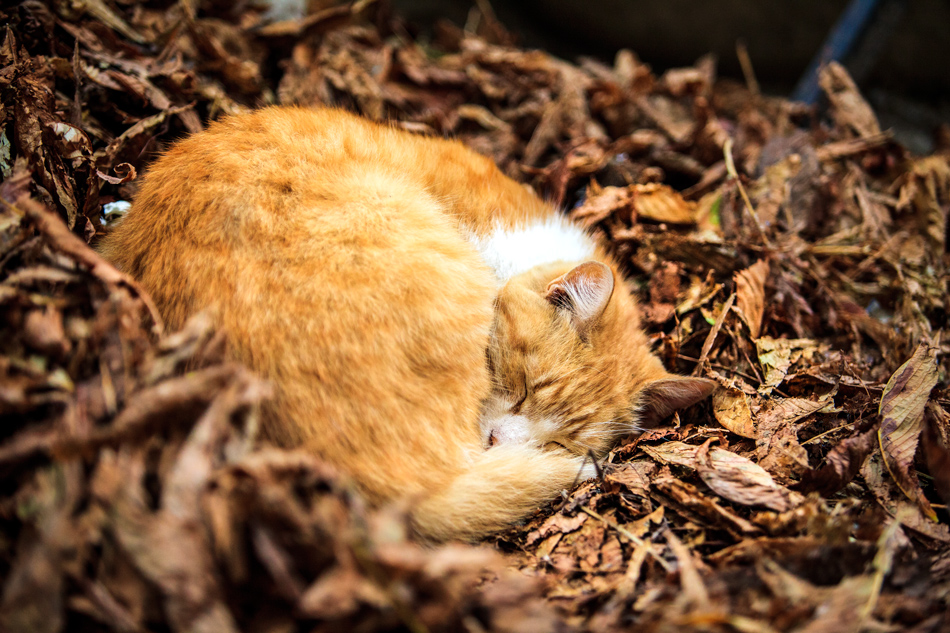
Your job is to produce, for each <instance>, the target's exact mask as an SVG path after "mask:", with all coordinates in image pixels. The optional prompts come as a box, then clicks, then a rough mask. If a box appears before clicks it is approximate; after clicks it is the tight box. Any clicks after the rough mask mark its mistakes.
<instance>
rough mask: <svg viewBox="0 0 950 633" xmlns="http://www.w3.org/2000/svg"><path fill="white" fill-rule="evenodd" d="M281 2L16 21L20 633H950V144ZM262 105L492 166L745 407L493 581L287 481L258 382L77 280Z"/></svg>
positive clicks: (2, 309)
mask: <svg viewBox="0 0 950 633" xmlns="http://www.w3.org/2000/svg"><path fill="white" fill-rule="evenodd" d="M278 4H279V3H276V2H271V3H268V4H265V3H259V4H255V2H254V0H247V1H245V2H239V3H216V2H205V3H197V2H191V1H186V2H178V3H169V2H164V1H161V0H152V1H148V2H134V1H132V0H110V1H106V0H84V1H83V2H67V1H66V0H46V1H41V0H27V1H25V2H23V3H21V4H18V5H15V6H7V7H6V8H4V9H2V10H0V24H3V25H5V27H4V32H3V33H2V44H0V102H2V111H0V175H2V179H3V182H2V184H0V327H2V334H0V420H2V426H0V477H2V479H0V481H2V484H0V487H2V492H0V579H2V587H0V591H2V595H0V629H2V630H8V631H49V632H54V631H64V630H68V631H93V630H96V631H98V630H115V631H123V632H125V631H163V630H174V631H185V630H187V631H237V630H255V631H257V630H259V631H289V630H359V631H382V630H409V631H414V632H415V631H433V630H444V631H457V630H464V631H547V630H590V631H612V630H628V629H630V628H631V627H635V628H636V630H638V631H683V630H703V631H707V630H708V631H740V632H743V633H759V632H761V633H770V632H773V631H807V632H809V633H813V632H819V631H829V632H833V633H845V632H847V631H855V632H856V631H897V630H901V631H916V632H919V633H925V632H930V631H945V630H950V528H948V525H950V513H948V509H947V503H948V502H950V413H948V412H950V392H948V390H947V382H948V370H950V360H948V359H950V355H948V351H950V345H948V343H947V341H945V333H946V329H947V323H948V317H950V305H948V301H950V274H948V265H950V255H948V225H947V217H948V211H950V154H948V153H947V152H946V150H947V149H948V148H946V147H944V148H943V151H941V152H938V153H937V154H934V155H932V156H928V157H915V156H910V155H908V154H907V153H906V152H905V151H904V150H903V149H902V148H901V147H900V146H899V145H898V144H897V143H896V142H894V141H893V139H892V138H891V136H890V135H889V134H888V133H887V131H882V130H881V129H880V128H879V125H878V122H877V119H876V117H875V115H874V113H873V112H872V111H871V109H870V108H869V107H868V106H867V104H866V102H865V101H864V100H863V98H862V97H861V95H860V93H859V92H858V90H857V89H856V87H855V86H854V84H853V82H852V81H851V80H850V78H849V77H848V75H847V73H846V72H845V71H844V69H842V68H841V67H838V66H835V65H832V66H830V67H828V68H826V69H825V70H824V73H823V75H822V82H821V83H822V86H823V88H824V90H825V94H826V97H827V108H825V109H823V110H821V111H818V110H814V109H807V108H804V107H803V106H801V105H799V104H794V103H790V102H787V101H784V100H781V99H775V98H770V97H765V96H762V95H759V94H757V93H756V92H755V91H754V90H752V91H750V90H749V89H747V88H746V87H744V86H742V85H739V84H736V83H731V82H727V81H722V80H717V78H716V76H715V65H714V62H713V61H712V60H709V59H703V60H700V61H699V62H698V63H697V64H696V66H695V67H692V68H684V69H677V70H671V71H668V72H666V73H663V74H662V75H661V76H659V77H657V76H656V75H655V74H654V73H653V72H652V71H651V69H650V68H649V67H647V66H646V65H644V64H642V63H641V62H639V61H638V60H637V58H636V56H635V55H634V54H632V53H630V52H626V51H623V52H621V53H619V54H618V55H617V58H616V60H615V62H614V63H613V65H606V64H604V63H601V62H599V61H594V60H582V61H580V62H579V63H577V64H570V63H567V62H564V61H561V60H558V59H555V58H552V57H550V56H548V55H547V54H545V53H543V52H538V51H525V50H521V49H518V48H514V47H512V46H511V42H512V39H511V37H510V35H509V34H508V33H506V32H505V31H504V29H503V28H501V26H500V25H498V24H497V22H495V21H494V19H493V17H492V16H491V14H490V11H488V9H487V3H481V5H480V6H482V7H484V12H483V13H477V12H473V14H472V19H471V20H470V22H469V25H468V28H467V30H462V29H459V28H457V27H455V26H452V25H448V24H444V25H440V26H439V27H438V28H437V29H436V30H435V32H434V34H433V35H432V37H431V38H429V39H427V40H426V41H416V40H415V39H414V37H413V35H412V31H411V29H410V27H409V26H407V25H405V24H403V23H402V22H401V21H400V20H399V19H398V18H395V17H393V16H391V15H390V14H389V12H388V11H387V9H386V7H385V6H382V5H381V3H378V2H373V1H372V0H361V1H360V2H356V3H354V4H341V5H337V4H333V3H328V2H323V3H321V2H310V3H309V11H308V12H306V13H305V14H304V15H302V16H298V17H296V18H294V17H290V18H288V19H284V20H281V19H279V18H280V17H281V16H279V15H278V16H277V18H275V15H277V14H276V13H275V10H274V8H275V7H277V6H278ZM284 17H286V16H284ZM753 86H754V84H753ZM266 103H297V104H306V105H316V104H333V105H338V106H342V107H346V108H350V109H353V110H356V111H358V112H360V113H362V114H364V115H365V116H368V117H370V118H374V119H393V120H396V121H398V122H399V124H400V125H402V126H404V127H406V128H407V129H410V130H415V131H419V132H427V133H434V134H445V135H452V136H455V137H458V138H460V139H462V140H463V141H464V142H466V143H467V144H469V145H470V146H472V147H473V148H475V149H477V150H478V151H480V152H482V153H485V154H487V155H489V156H491V157H492V158H493V159H494V160H495V161H497V162H498V163H499V165H501V166H502V168H503V169H504V170H505V171H506V172H507V173H509V174H510V175H512V176H513V177H515V178H518V179H520V180H523V181H525V182H528V183H530V184H531V185H533V186H534V187H535V189H536V190H537V191H538V192H539V193H541V194H542V195H544V196H546V197H548V198H550V199H552V200H553V201H555V202H556V203H557V204H559V205H561V206H562V207H564V208H565V209H567V210H568V212H569V214H570V215H571V216H572V217H574V218H575V219H576V220H577V221H579V222H581V223H583V224H585V225H586V226H588V227H590V229H591V230H592V231H593V232H595V233H596V234H597V235H599V236H600V237H601V238H602V239H603V240H604V241H605V242H606V243H609V244H610V245H611V246H612V248H613V249H614V250H615V252H617V253H618V255H619V256H620V258H621V259H622V261H624V262H625V263H626V264H627V266H628V270H629V274H630V276H631V278H633V279H634V280H636V281H637V282H639V283H640V288H641V300H642V303H643V309H644V314H645V319H646V322H647V324H648V327H649V330H650V332H651V333H652V334H653V335H654V338H655V343H656V346H657V349H658V350H659V353H660V354H661V356H662V357H663V358H664V360H665V361H666V363H667V365H668V366H669V367H670V368H671V369H674V370H676V371H679V372H682V373H689V372H694V373H696V374H697V375H704V376H709V377H712V378H714V379H716V380H717V381H718V382H719V383H720V384H721V385H722V388H721V389H720V390H719V391H718V392H717V393H716V394H715V395H714V397H713V398H712V400H711V402H710V403H707V404H703V405H701V406H697V407H694V408H693V409H692V410H690V411H687V412H684V413H683V414H682V415H681V417H679V418H677V419H676V420H674V424H673V425H672V426H670V427H666V428H662V429H657V430H653V431H651V432H648V433H646V434H645V435H642V436H640V437H639V438H636V439H633V440H631V441H630V442H629V443H626V444H625V445H623V446H621V447H619V448H617V449H616V450H615V451H614V452H613V453H612V454H611V456H610V458H609V460H608V462H609V463H608V464H607V465H606V466H605V468H604V471H603V473H602V477H601V478H600V479H598V480H592V481H590V482H587V483H585V484H583V485H582V486H581V487H580V488H578V489H577V490H576V491H574V492H573V493H572V494H570V495H566V496H565V497H564V498H563V499H562V500H560V501H558V502H556V503H555V504H554V505H553V506H552V507H549V508H547V509H543V510H541V511H539V513H538V514H537V515H536V516H535V517H534V518H532V519H531V520H529V521H528V522H527V523H526V524H525V525H523V526H518V527H516V528H513V529H512V530H510V531H509V532H508V533H506V534H504V535H502V536H500V537H499V538H498V539H496V542H495V550H496V551H492V549H491V548H489V547H487V546H482V547H474V546H463V545H449V546H443V547H439V548H423V547H420V546H418V545H416V544H414V543H412V542H410V541H407V540H406V536H405V528H404V523H403V520H402V517H401V515H400V513H399V512H398V510H397V509H392V510H385V511H373V510H368V509H367V508H365V507H364V506H363V505H362V503H361V501H360V499H359V497H358V496H357V495H354V494H353V493H352V492H351V491H350V490H349V489H348V487H347V485H346V483H345V481H343V480H341V479H340V478H338V477H337V476H336V475H335V473H333V472H331V471H330V470H329V469H328V468H327V467H326V466H325V465H323V464H321V463H320V462H319V461H318V460H316V459H315V458H313V457H312V456H308V455H304V454H300V453H295V452H287V451H277V450H273V449H265V448H261V447H258V446H257V445H256V444H255V438H256V429H257V411H258V406H259V403H260V401H261V399H263V398H266V397H267V387H266V385H264V384H262V383H261V382H259V381H258V380H257V379H255V378H254V377H253V376H251V375H249V374H248V373H247V372H246V371H244V370H243V369H242V368H241V367H238V366H234V365H232V364H229V363H227V362H226V361H225V360H223V356H222V342H221V340H220V338H219V337H218V336H216V335H215V333H214V332H212V331H210V330H209V327H208V325H207V323H205V322H204V321H202V320H201V319H200V318H196V319H195V320H193V321H192V322H191V323H190V324H189V326H188V327H187V328H186V329H185V330H184V331H182V332H177V333H172V332H163V330H162V326H161V323H160V321H159V320H158V319H157V317H156V316H155V310H154V308H153V306H152V305H151V304H150V300H149V298H148V297H147V296H146V295H144V294H143V293H142V292H140V291H139V289H138V287H137V285H136V283H135V281H134V280H133V279H129V278H127V277H126V276H124V275H123V274H121V273H119V272H118V271H116V270H115V269H113V268H112V267H111V266H109V265H108V264H107V263H106V262H104V261H102V260H101V259H100V258H99V257H98V256H97V255H95V253H94V252H93V251H91V250H90V249H89V248H88V247H87V246H86V242H88V241H91V240H93V239H94V238H95V236H96V234H97V233H101V231H102V230H103V228H104V226H105V224H106V219H107V218H105V217H104V216H103V211H102V209H103V205H104V204H106V203H109V202H113V201H117V200H127V199H129V198H130V197H131V196H132V195H133V194H134V191H135V188H136V185H137V180H136V176H137V174H139V173H141V172H142V171H143V169H145V168H147V166H148V163H149V161H150V160H152V159H153V158H154V157H155V156H156V153H157V152H158V151H160V150H161V149H162V148H163V147H165V146H167V144H168V143H170V142H171V141H173V140H174V139H175V138H179V137H180V136H182V135H183V134H186V133H189V132H194V131H197V130H200V129H201V128H202V126H203V125H204V122H206V121H207V120H208V119H210V118H214V117H217V116H220V115H222V114H226V113H230V112H237V111H241V110H243V109H247V108H250V107H254V106H258V105H261V104H266ZM947 132H948V130H942V138H947V137H948V136H950V135H948V133H947ZM107 208H111V207H107ZM498 550H500V552H501V553H499V551H498Z"/></svg>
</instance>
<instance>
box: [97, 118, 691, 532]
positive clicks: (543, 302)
mask: <svg viewBox="0 0 950 633" xmlns="http://www.w3.org/2000/svg"><path fill="white" fill-rule="evenodd" d="M554 214H555V211H554V210H553V209H552V208H551V207H549V206H548V205H546V204H545V203H543V202H542V201H541V200H539V199H538V198H537V197H536V196H534V195H533V194H532V193H531V192H530V191H529V190H528V189H527V188H525V187H524V186H522V185H519V184H518V183H516V182H514V181H512V180H510V179H508V178H507V177H505V176H504V175H503V174H501V172H500V171H499V170H498V169H497V168H496V167H495V166H494V164H493V163H492V162H491V161H489V160H488V159H486V158H484V157H482V156H479V155H477V154H474V153H473V152H471V151H470V150H468V149H466V148H465V147H463V146H462V145H461V144H459V143H456V142H452V141H446V140H441V139H433V138H425V137H421V136H415V135H411V134H408V133H405V132H401V131H399V130H396V129H393V128H390V127H385V126H380V125H376V124H373V123H370V122H368V121H365V120H363V119H360V118H359V117H356V116H354V115H351V114H348V113H345V112H342V111H338V110H306V109H291V108H268V109H264V110H260V111H257V112H255V113H252V114H249V115H243V116H238V117H231V118H227V119H224V120H223V121H220V122H217V123H213V124H212V125H211V126H210V127H209V128H208V130H207V131H205V132H203V133H201V134H197V135H195V136H193V137H190V138H188V139H185V140H184V141H182V142H180V143H178V144H177V145H175V146H173V147H172V148H171V149H170V150H169V151H168V152H167V153H166V154H165V155H164V156H163V157H162V158H160V159H159V160H158V161H156V162H155V163H154V165H153V166H152V167H151V169H150V171H149V173H148V175H147V177H146V178H145V180H144V182H143V184H142V187H141V190H140V192H139V195H138V196H137V198H136V199H135V201H134V204H133V208H132V210H131V211H130V212H129V214H128V215H127V217H126V218H125V219H124V220H123V221H122V222H121V223H120V225H119V226H118V227H117V228H116V229H115V230H114V231H113V232H112V233H111V234H110V235H109V236H108V237H107V238H105V239H104V240H103V242H102V244H101V246H100V249H101V251H102V252H103V253H104V254H105V255H106V256H107V257H109V258H110V259H111V260H112V261H113V262H115V263H116V264H117V265H118V266H119V267H120V268H122V269H123V270H125V271H126V272H128V273H130V274H132V275H133V276H135V277H136V278H137V279H138V280H139V281H140V282H141V283H142V284H143V285H144V286H145V287H146V288H147V289H148V291H149V292H150V293H151V294H152V296H153V298H154V299H155V301H156V303H157V304H158V305H159V307H160V309H161V311H162V314H163V316H164V317H165V319H166V320H167V323H168V325H169V326H170V327H172V328H177V327H180V326H181V325H182V324H183V323H184V321H185V319H186V318H187V317H188V316H190V315H191V314H193V313H195V312H197V311H199V310H207V311H209V313H210V314H211V316H212V318H213V319H214V321H215V323H216V324H217V326H218V327H219V328H220V329H221V330H222V331H223V332H224V334H225V336H226V337H227V340H228V343H229V353H230V354H231V356H232V357H233V358H235V359H237V360H239V361H240V362H243V363H245V364H247V365H248V366H250V367H251V368H253V369H254V370H255V371H257V372H258V373H260V374H261V375H263V376H265V377H267V378H268V379H270V380H271V381H272V382H273V383H274V385H275V393H276V395H275V397H274V399H273V400H272V401H271V402H269V403H268V404H267V405H266V407H265V411H264V418H265V419H264V429H265V433H266V436H267V437H268V438H269V439H270V440H272V441H274V442H276V443H279V444H282V445H285V446H303V447H306V448H307V449H309V450H312V451H314V452H315V453H317V454H319V455H320V456H322V457H323V458H324V459H326V460H328V461H329V462H331V463H334V464H336V465H337V466H339V467H340V468H341V469H342V470H344V471H345V472H347V473H349V474H350V475H351V476H352V477H353V478H354V480H355V481H356V482H357V483H358V485H359V486H360V487H361V489H362V490H363V491H364V492H365V494H366V495H367V496H368V498H369V499H370V500H371V501H373V502H376V503H379V502H384V501H388V500H394V499H407V500H408V501H409V502H410V503H411V507H412V517H413V522H414V525H415V527H416V528H417V529H418V531H419V532H420V533H422V534H423V535H425V536H427V537H430V538H434V539H444V538H451V537H462V538H476V537H478V536H481V535H484V534H486V533H488V532H491V531H493V530H497V529H500V528H502V527H504V526H506V525H508V524H510V523H511V522H513V521H516V520H518V519H519V518H521V517H523V516H525V515H526V514H527V513H529V512H530V511H531V510H532V509H534V508H536V507H537V506H538V505H540V504H541V503H543V502H544V501H546V500H548V499H550V498H551V497H553V496H555V495H556V494H557V493H558V491H560V490H562V489H565V488H567V487H569V486H570V485H571V483H572V482H573V481H574V480H575V479H576V478H577V477H578V475H579V473H581V469H582V467H583V466H584V464H585V460H586V459H587V458H586V455H587V454H588V453H591V454H592V455H593V456H595V457H597V458H599V457H602V456H603V455H604V454H605V453H606V451H607V450H608V449H609V447H610V445H611V443H612V442H614V441H615V440H616V438H617V437H618V436H619V435H621V434H623V433H625V432H627V431H628V430H629V429H630V428H631V426H632V425H635V424H636V423H637V420H638V417H639V416H642V415H643V413H642V411H640V410H641V409H643V408H644V407H645V406H653V407H654V408H657V406H659V409H660V410H662V411H663V413H664V414H665V413H669V411H668V410H666V409H663V407H664V406H667V408H670V407H676V406H682V405H686V404H690V403H691V402H693V401H695V400H697V399H698V398H700V397H702V396H703V395H705V394H706V393H708V391H709V385H708V384H706V383H703V382H697V381H695V380H692V381H691V380H690V379H679V382H678V381H677V380H676V379H672V378H671V377H670V375H669V374H667V372H666V371H665V370H664V369H663V368H662V366H661V364H660V363H659V361H658V360H657V359H656V358H655V357H654V356H652V355H651V354H650V352H649V349H648V344H647V340H646V337H645V335H644V334H643V332H642V331H641V329H640V326H639V320H638V316H637V310H636V306H635V305H634V301H633V299H632V297H631V295H630V292H629V289H628V288H627V287H626V286H625V285H624V282H623V281H622V279H621V278H620V276H619V275H618V273H617V267H616V265H615V264H614V263H613V262H611V260H610V259H609V257H608V256H607V254H606V253H604V252H603V251H602V250H598V251H597V256H596V259H597V260H599V261H600V262H604V263H605V264H606V266H604V265H602V264H587V265H586V268H585V267H578V266H577V265H578V264H579V263H580V262H555V263H552V264H550V265H546V266H539V267H537V268H534V269H532V270H529V271H528V272H525V273H523V274H520V275H517V276H515V277H513V278H512V279H511V280H510V281H509V282H508V283H507V284H506V285H504V287H503V288H501V289H500V290H499V288H498V281H497V280H496V279H495V277H494V273H493V272H492V270H491V269H490V268H489V266H488V265H487V264H486V263H485V261H483V259H482V258H481V256H480V255H479V252H478V251H477V250H476V249H475V248H473V246H472V243H471V242H470V240H469V239H468V236H470V235H485V234H487V233H488V232H490V231H491V230H493V228H495V227H497V226H502V227H515V226H520V225H524V224H525V223H529V222H532V221H537V220H543V219H545V218H549V217H551V216H553V215H554ZM604 271H606V272H604ZM588 282H592V283H588ZM598 284H600V285H598ZM608 286H609V288H608ZM608 290H609V292H608ZM585 292H586V293H587V294H584V293H585ZM486 350H487V355H488V360H489V362H488V363H486ZM664 380H665V381H666V383H668V384H681V385H686V387H687V388H680V389H679V391H677V390H676V389H672V390H671V389H668V388H667V389H659V390H657V389H656V388H653V391H654V393H652V394H651V392H650V390H651V385H663V384H665V383H664ZM671 380H672V382H670V381H671ZM657 381H659V382H657ZM689 387H691V388H689ZM684 393H685V394H686V395H685V396H684V395H682V394H684ZM655 403H662V404H661V405H656V404H655ZM516 407H517V411H515V408H516ZM493 416H494V417H493ZM498 416H501V417H498ZM505 416H507V417H505ZM513 416H514V417H513ZM509 419H516V420H517V423H518V424H520V425H521V426H520V427H518V428H519V433H520V432H522V430H523V429H524V428H528V431H527V436H525V439H524V440H523V441H521V440H519V441H515V442H507V443H503V445H499V446H494V447H491V448H487V450H486V447H487V446H489V445H491V444H494V443H495V441H494V438H495V435H494V433H495V431H494V430H492V429H493V428H494V427H492V425H493V424H496V423H495V422H492V420H509ZM506 423H507V422H504V423H499V424H506ZM498 428H501V427H498ZM499 433H500V434H502V435H503V434H504V433H507V431H504V432H501V431H499ZM519 437H520V436H519ZM583 474H590V469H589V468H588V469H587V470H585V471H584V473H583Z"/></svg>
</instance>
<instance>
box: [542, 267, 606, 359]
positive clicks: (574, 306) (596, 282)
mask: <svg viewBox="0 0 950 633" xmlns="http://www.w3.org/2000/svg"><path fill="white" fill-rule="evenodd" d="M613 291H614V274H613V272H612V271H611V270H610V268H608V267H607V266H606V265H604V264H601V263H600V262H584V263H583V264H581V265H580V266H576V267H575V268H573V269H571V270H570V271H568V272H566V273H564V274H563V275H561V276H560V277H558V278H557V279H555V280H554V281H552V282H551V283H549V284H548V287H547V290H545V293H544V298H545V299H547V300H548V301H550V302H551V303H552V304H553V305H554V306H556V307H558V308H560V309H563V310H566V311H567V312H568V313H570V315H571V323H573V325H574V329H576V330H577V333H578V334H579V335H580V337H581V338H582V339H584V340H585V341H586V340H587V339H588V336H589V334H590V330H591V327H592V326H593V325H594V324H595V323H596V322H597V319H599V318H600V315H601V314H603V313H604V310H605V309H606V308H607V303H609V302H610V296H611V295H612V294H613Z"/></svg>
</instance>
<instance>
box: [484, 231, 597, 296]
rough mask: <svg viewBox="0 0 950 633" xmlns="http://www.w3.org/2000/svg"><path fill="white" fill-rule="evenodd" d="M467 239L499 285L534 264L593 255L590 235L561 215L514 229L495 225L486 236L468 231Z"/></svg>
mask: <svg viewBox="0 0 950 633" xmlns="http://www.w3.org/2000/svg"><path fill="white" fill-rule="evenodd" d="M469 240H470V241H471V242H472V244H473V245H474V246H475V248H477V249H478V251H479V253H481V255H482V258H484V260H485V263H487V264H488V265H489V266H490V267H491V269H492V270H493V271H494V272H495V276H496V277H497V278H498V281H499V282H500V283H501V284H504V283H505V282H507V281H508V280H509V279H511V278H512V277H514V276H515V275H519V274H521V273H523V272H526V271H528V270H531V269H532V268H534V267H535V266H541V265H543V264H550V263H554V262H560V261H566V262H580V261H585V260H589V259H591V258H592V257H593V256H594V241H593V240H592V239H591V237H590V236H589V235H587V233H586V232H585V231H584V229H582V228H580V227H579V226H577V225H576V224H573V223H571V222H569V221H568V220H567V219H565V218H561V217H551V218H547V219H545V220H543V221H540V222H536V223H534V224H529V225H527V226H520V227H514V228H506V227H502V226H497V227H495V228H494V229H493V230H492V231H491V233H488V234H487V235H474V234H472V235H470V236H469Z"/></svg>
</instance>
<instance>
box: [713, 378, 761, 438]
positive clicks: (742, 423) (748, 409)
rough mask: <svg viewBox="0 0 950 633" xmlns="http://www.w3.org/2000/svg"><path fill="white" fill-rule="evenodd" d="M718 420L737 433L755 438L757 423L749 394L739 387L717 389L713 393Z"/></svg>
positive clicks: (714, 413) (714, 410)
mask: <svg viewBox="0 0 950 633" xmlns="http://www.w3.org/2000/svg"><path fill="white" fill-rule="evenodd" d="M712 407H713V415H714V416H716V421H717V422H719V424H721V425H723V426H724V427H725V428H727V429H729V431H731V432H732V433H735V434H736V435H741V436H742V437H748V438H750V439H755V437H756V430H755V429H756V423H755V418H754V417H753V415H752V406H751V403H750V402H749V396H748V395H747V394H745V393H743V392H742V391H740V390H738V389H730V388H722V389H717V390H716V391H714V392H713V395H712Z"/></svg>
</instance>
